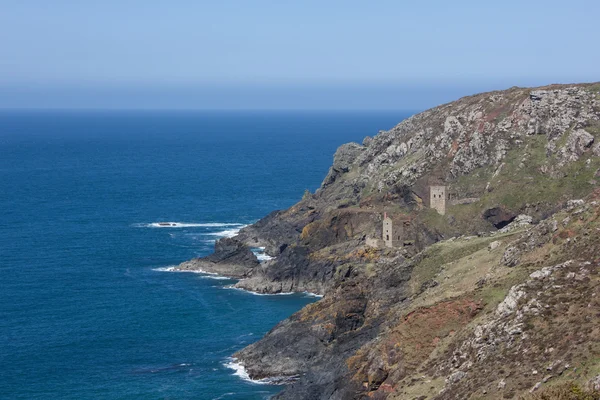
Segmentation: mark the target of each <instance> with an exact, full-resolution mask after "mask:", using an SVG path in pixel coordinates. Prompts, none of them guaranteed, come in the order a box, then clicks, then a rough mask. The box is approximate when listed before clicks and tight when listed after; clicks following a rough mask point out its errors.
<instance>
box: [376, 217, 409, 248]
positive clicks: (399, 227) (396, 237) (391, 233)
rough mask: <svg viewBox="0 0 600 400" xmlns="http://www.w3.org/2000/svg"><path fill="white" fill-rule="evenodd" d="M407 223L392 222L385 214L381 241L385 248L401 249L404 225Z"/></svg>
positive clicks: (400, 221)
mask: <svg viewBox="0 0 600 400" xmlns="http://www.w3.org/2000/svg"><path fill="white" fill-rule="evenodd" d="M406 222H407V221H402V220H396V221H394V220H392V218H390V217H389V216H388V215H387V213H385V214H384V217H383V229H382V239H383V243H384V245H385V246H386V247H401V246H403V245H404V224H405V223H406Z"/></svg>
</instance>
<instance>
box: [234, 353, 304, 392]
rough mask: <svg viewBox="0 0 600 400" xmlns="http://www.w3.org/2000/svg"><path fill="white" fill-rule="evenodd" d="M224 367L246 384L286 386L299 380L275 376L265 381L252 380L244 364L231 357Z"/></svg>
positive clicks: (292, 377)
mask: <svg viewBox="0 0 600 400" xmlns="http://www.w3.org/2000/svg"><path fill="white" fill-rule="evenodd" d="M223 366H224V367H226V368H229V369H232V370H233V371H234V372H233V375H235V376H237V377H239V378H240V379H243V380H244V381H246V382H251V383H254V384H257V385H286V384H288V383H291V382H293V381H295V380H297V379H298V375H295V376H275V377H272V378H263V379H252V378H250V375H248V372H247V371H246V368H245V367H244V365H243V364H241V363H239V362H237V359H236V358H233V357H229V358H227V360H226V362H224V363H223Z"/></svg>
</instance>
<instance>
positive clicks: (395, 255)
mask: <svg viewBox="0 0 600 400" xmlns="http://www.w3.org/2000/svg"><path fill="white" fill-rule="evenodd" d="M599 182H600V84H581V85H553V86H548V87H543V88H537V89H525V88H511V89H509V90H506V91H500V92H491V93H484V94H479V95H475V96H471V97H466V98H463V99H460V100H458V101H456V102H453V103H449V104H446V105H442V106H439V107H436V108H434V109H431V110H428V111H425V112H423V113H420V114H418V115H415V116H413V117H411V118H408V119H407V120H405V121H402V122H401V123H400V124H398V125H397V126H396V127H394V128H393V129H391V130H390V131H386V132H380V133H379V134H378V135H376V136H375V137H373V138H370V137H367V138H365V140H364V141H363V143H362V144H356V143H350V144H346V145H343V146H341V147H340V148H339V149H338V151H337V152H336V154H335V156H334V162H333V165H332V167H331V169H330V171H329V173H328V175H327V177H326V178H325V179H324V181H323V183H322V185H321V188H320V189H319V190H318V191H317V192H316V193H315V194H312V195H307V196H305V197H304V199H302V200H301V201H300V202H299V203H298V204H296V205H295V206H293V207H291V208H290V209H288V210H285V211H278V212H274V213H272V214H270V215H269V216H267V217H265V218H264V219H263V220H261V221H259V222H257V223H256V224H254V225H252V226H249V227H247V228H245V229H243V230H242V231H241V232H240V234H239V235H238V236H237V237H236V238H234V239H233V243H237V244H236V246H237V247H236V248H235V250H234V251H233V254H234V256H232V255H231V254H230V253H227V254H229V256H228V257H224V258H223V257H221V256H219V253H221V251H220V247H226V248H227V249H229V250H228V251H231V249H232V248H233V247H232V246H233V245H232V244H231V243H229V245H228V246H221V245H219V246H220V247H219V246H218V247H217V248H216V253H215V255H213V256H211V257H212V259H210V258H209V259H202V260H195V261H192V262H190V263H187V264H185V265H184V266H183V267H185V268H190V267H191V268H194V266H200V267H201V268H202V269H205V270H208V271H213V272H220V273H227V268H221V267H218V265H219V264H220V263H221V265H223V263H222V260H228V259H232V257H237V258H236V259H237V260H238V261H239V262H238V263H237V265H236V266H235V270H233V269H232V271H233V272H232V273H231V275H234V276H237V277H243V278H244V279H242V280H240V282H239V283H238V284H237V285H238V286H239V287H242V288H246V289H250V290H255V291H259V292H269V293H276V292H287V291H305V290H307V291H312V292H316V293H320V294H324V295H325V297H324V298H323V299H322V300H320V301H319V302H317V303H314V304H312V305H309V306H307V307H305V308H304V309H303V310H301V311H300V312H298V313H296V314H294V315H293V316H292V317H290V318H289V319H287V320H285V321H283V322H281V323H280V324H279V325H277V326H276V327H275V328H273V330H272V331H271V332H269V333H268V334H267V335H266V336H265V337H264V338H263V339H262V340H260V341H259V342H257V343H255V344H253V345H251V346H249V347H247V348H245V349H243V350H242V351H240V352H238V353H237V354H236V357H237V358H238V359H239V360H240V362H242V363H243V364H244V365H245V366H246V368H247V370H248V372H249V373H250V375H251V376H252V377H255V378H263V377H268V376H287V377H293V379H294V380H295V381H294V383H293V384H290V385H288V386H287V387H286V389H285V390H284V391H283V392H282V393H281V394H280V395H279V397H278V398H282V399H283V398H286V399H287V398H290V399H291V398H305V399H330V398H331V399H353V398H363V397H370V398H378V399H384V398H389V399H395V398H398V399H413V398H418V399H433V398H439V399H465V398H481V397H484V396H485V397H486V398H515V397H517V396H519V395H521V394H523V393H526V392H527V391H528V390H537V388H539V387H542V388H543V386H546V385H551V384H553V383H554V382H560V381H562V380H565V379H569V380H577V381H580V382H582V383H583V384H585V382H587V380H589V379H591V378H593V376H595V375H598V374H599V373H600V353H599V351H600V348H599V345H598V343H600V341H599V340H598V339H600V331H599V330H598V326H600V321H599V319H600V314H598V307H599V306H600V303H598V298H600V296H599V293H598V291H599V286H598V283H599V276H598V266H599V263H600V253H599V252H600V243H598V241H599V240H600V239H598V238H599V236H600V219H599V218H600V206H599V203H598V201H597V197H598V196H599V194H600V191H599V190H598V189H597V188H599V187H600V185H599ZM431 186H445V188H446V210H445V214H444V215H440V214H439V213H438V212H437V211H435V210H432V209H431V208H430V207H429V205H430V199H429V190H430V187H431ZM580 199H581V200H580ZM384 212H387V213H388V214H389V215H391V216H393V217H394V218H395V220H396V221H402V222H401V223H402V237H401V238H400V240H399V241H398V245H397V246H395V247H393V248H387V247H382V246H374V244H375V243H376V242H375V241H374V239H376V238H380V237H381V236H382V228H381V225H382V217H383V213H384ZM255 246H264V247H265V248H266V250H267V252H268V254H270V255H271V256H273V257H274V259H273V260H271V261H268V262H266V263H263V264H258V263H257V262H256V260H255V259H252V257H249V256H248V252H249V247H255ZM215 260H216V262H215ZM225 264H227V265H229V264H231V263H229V262H226V263H225ZM211 268H212V269H211Z"/></svg>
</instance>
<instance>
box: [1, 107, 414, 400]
mask: <svg viewBox="0 0 600 400" xmlns="http://www.w3.org/2000/svg"><path fill="white" fill-rule="evenodd" d="M408 115H410V113H407V112H402V111H399V112H368V113H367V112H363V113H361V112H210V113H209V112H166V111H165V112H133V111H131V112H108V111H94V112H87V111H86V112H84V111H79V112H66V111H54V112H50V111H47V112H41V111H36V112H32V111H29V112H24V111H23V112H18V111H2V112H0V211H1V216H0V398H1V399H265V398H268V397H269V396H271V395H273V394H275V393H277V392H278V391H279V390H280V389H281V388H280V387H278V386H272V385H266V384H257V383H253V382H249V381H247V380H244V379H242V378H243V376H240V375H243V374H241V373H240V372H239V371H238V372H237V374H236V371H235V370H233V369H231V368H228V367H227V364H228V363H230V362H231V360H230V359H229V357H230V356H231V355H232V354H233V353H234V352H235V351H236V350H239V349H241V348H243V347H244V346H246V345H248V344H249V343H252V342H254V341H256V340H258V339H260V337H261V336H262V335H264V334H265V333H266V332H268V330H269V329H271V328H272V327H273V326H274V325H275V324H276V323H277V322H278V321H280V320H282V319H284V318H286V317H288V316H289V315H291V314H292V313H294V312H296V311H297V310H299V309H300V308H301V307H303V306H304V305H306V304H308V303H310V302H313V301H316V300H317V298H315V297H313V296H310V295H306V294H293V295H276V296H259V295H254V294H251V293H248V292H243V291H239V290H234V289H229V288H228V286H229V285H231V284H232V283H234V282H235V281H233V280H230V279H219V277H215V276H207V275H202V274H194V273H176V272H168V267H169V266H172V265H175V264H178V263H180V262H182V261H185V260H187V259H190V258H192V257H196V256H202V255H206V254H209V253H210V252H211V251H212V249H213V246H214V241H215V240H216V239H218V238H219V237H223V236H228V235H229V236H231V235H234V234H235V232H236V230H237V229H239V228H240V227H242V226H243V225H245V224H250V223H252V222H254V221H256V220H257V219H259V218H260V217H262V216H264V215H266V214H267V213H269V212H271V211H273V210H275V209H282V208H286V207H289V206H291V205H292V204H294V203H295V202H296V201H298V200H299V199H300V198H301V197H302V194H303V192H304V190H305V189H309V190H311V191H314V190H315V189H316V188H317V187H318V186H319V185H320V182H321V181H322V179H323V178H324V177H325V175H326V173H327V170H328V168H329V166H330V165H331V162H332V157H333V153H334V151H335V149H336V148H337V147H338V146H339V145H341V144H343V143H346V142H349V141H359V142H360V141H362V139H363V137H364V136H366V135H375V134H377V132H378V130H380V129H389V128H391V127H392V126H394V125H395V124H396V123H397V122H399V121H401V120H402V119H404V118H405V117H407V116H408ZM162 221H169V222H175V223H177V224H176V226H174V227H168V228H161V227H156V223H157V222H162Z"/></svg>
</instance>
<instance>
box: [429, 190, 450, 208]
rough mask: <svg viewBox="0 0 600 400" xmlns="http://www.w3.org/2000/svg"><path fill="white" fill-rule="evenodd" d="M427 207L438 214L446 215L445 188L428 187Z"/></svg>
mask: <svg viewBox="0 0 600 400" xmlns="http://www.w3.org/2000/svg"><path fill="white" fill-rule="evenodd" d="M429 206H430V207H431V208H434V209H435V210H437V212H439V213H440V214H442V215H444V214H446V186H430V187H429Z"/></svg>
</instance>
